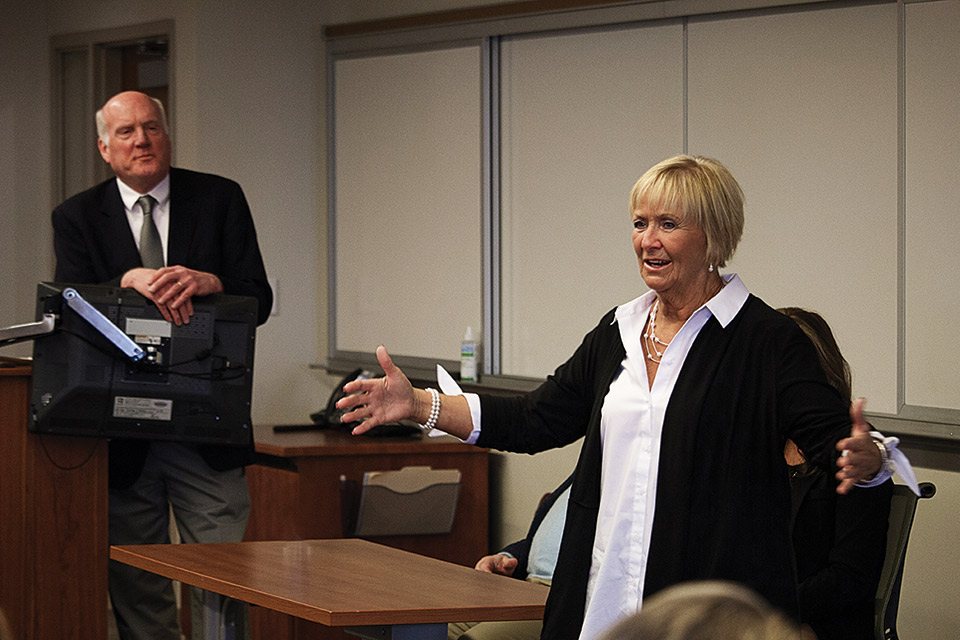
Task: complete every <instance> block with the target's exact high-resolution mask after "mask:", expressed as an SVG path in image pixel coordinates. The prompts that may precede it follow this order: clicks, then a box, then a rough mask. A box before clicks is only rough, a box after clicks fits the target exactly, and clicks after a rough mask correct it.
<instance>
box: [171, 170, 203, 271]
mask: <svg viewBox="0 0 960 640" xmlns="http://www.w3.org/2000/svg"><path fill="white" fill-rule="evenodd" d="M196 196H197V194H196V193H195V192H194V190H193V187H192V185H191V184H190V183H189V182H188V181H185V180H184V175H183V174H182V173H180V172H179V171H178V170H177V169H170V229H169V231H168V232H167V233H168V236H167V265H168V266H170V265H177V264H186V263H187V262H188V260H187V258H188V253H189V251H190V244H191V240H192V238H193V233H194V229H195V228H196V221H197V216H198V215H199V211H198V207H199V205H200V202H199V198H197V197H196Z"/></svg>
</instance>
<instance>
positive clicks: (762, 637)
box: [602, 580, 816, 640]
mask: <svg viewBox="0 0 960 640" xmlns="http://www.w3.org/2000/svg"><path fill="white" fill-rule="evenodd" d="M602 640H816V638H814V636H813V634H812V633H811V632H810V630H809V629H807V628H801V627H799V626H798V625H797V623H795V622H793V621H792V620H790V619H789V618H788V617H787V616H785V615H784V614H782V613H781V612H779V611H777V610H775V609H774V608H773V607H771V606H770V604H769V603H767V601H766V600H764V599H763V598H762V597H760V596H759V595H758V594H757V593H756V592H754V591H753V590H751V589H749V588H747V587H745V586H743V585H740V584H736V583H733V582H727V581H722V580H703V581H695V582H685V583H680V584H676V585H674V586H672V587H667V588H666V589H664V590H662V591H659V592H657V593H655V594H653V595H652V596H650V597H649V598H647V599H645V600H644V601H643V607H642V608H641V609H640V611H639V612H637V613H635V614H634V615H632V616H630V617H629V618H626V619H625V620H623V621H621V622H619V623H618V624H616V625H614V626H613V628H611V629H610V630H609V631H607V632H606V633H605V634H604V635H603V637H602Z"/></svg>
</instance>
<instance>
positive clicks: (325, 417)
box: [273, 369, 423, 437]
mask: <svg viewBox="0 0 960 640" xmlns="http://www.w3.org/2000/svg"><path fill="white" fill-rule="evenodd" d="M371 377H373V374H371V373H370V372H369V371H365V370H363V369H354V370H353V371H351V372H350V373H348V374H347V375H346V376H344V377H343V379H342V380H341V381H340V382H339V383H337V386H336V387H334V389H333V392H332V393H331V394H330V398H329V399H328V400H327V405H326V407H324V408H323V409H321V410H319V411H316V412H314V413H311V414H310V421H311V423H310V424H303V425H299V424H296V425H277V426H275V427H274V428H273V430H274V431H308V430H316V429H340V430H343V431H350V430H352V429H353V428H354V427H355V426H357V425H358V424H359V423H358V422H343V414H344V413H345V412H344V411H342V410H340V409H337V401H338V400H339V399H340V398H342V397H344V396H345V395H347V394H346V393H344V392H343V385H345V384H347V383H348V382H352V381H354V380H366V379H367V378H371ZM422 434H423V430H422V429H421V428H420V427H417V426H415V425H413V424H399V423H398V424H381V425H378V426H376V427H374V428H373V429H371V430H370V431H368V432H366V433H365V434H364V435H366V436H372V437H412V436H415V437H420V435H422Z"/></svg>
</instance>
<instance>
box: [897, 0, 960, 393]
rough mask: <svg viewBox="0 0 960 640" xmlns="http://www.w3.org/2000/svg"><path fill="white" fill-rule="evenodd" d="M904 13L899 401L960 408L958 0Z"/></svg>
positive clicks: (918, 6)
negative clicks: (959, 322)
mask: <svg viewBox="0 0 960 640" xmlns="http://www.w3.org/2000/svg"><path fill="white" fill-rule="evenodd" d="M905 12H906V37H905V40H906V42H905V45H906V53H907V55H906V61H907V62H906V74H905V75H906V154H905V155H906V226H905V229H906V305H905V307H906V310H905V315H906V320H905V327H904V328H905V330H904V337H905V341H906V347H905V360H906V366H905V376H906V403H907V404H910V405H920V406H926V407H944V408H949V409H960V375H958V373H957V363H958V362H960V348H958V344H960V339H958V338H957V335H956V330H955V328H954V326H955V324H956V323H955V319H956V318H958V317H960V296H957V287H956V285H955V282H956V275H957V274H958V273H960V249H958V248H957V241H958V240H960V180H958V179H957V161H958V159H960V110H958V108H957V105H958V102H960V39H958V37H957V36H958V34H960V3H958V2H928V3H923V4H910V5H907V6H906V7H905Z"/></svg>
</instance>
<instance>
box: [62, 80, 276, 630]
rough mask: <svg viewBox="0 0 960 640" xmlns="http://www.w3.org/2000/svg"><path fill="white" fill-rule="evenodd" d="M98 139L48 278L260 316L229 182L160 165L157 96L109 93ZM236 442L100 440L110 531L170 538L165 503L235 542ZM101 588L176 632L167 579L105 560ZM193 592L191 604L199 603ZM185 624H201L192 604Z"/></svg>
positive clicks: (260, 279)
mask: <svg viewBox="0 0 960 640" xmlns="http://www.w3.org/2000/svg"><path fill="white" fill-rule="evenodd" d="M97 133H98V136H99V140H98V143H97V144H98V147H99V149H100V154H101V156H103V159H104V160H105V161H106V162H107V163H108V164H109V165H110V167H111V168H112V169H113V171H114V173H115V174H116V179H111V180H108V181H106V182H104V183H102V184H99V185H97V186H95V187H93V188H92V189H89V190H87V191H84V192H83V193H80V194H77V195H75V196H73V197H72V198H70V199H68V200H66V201H65V202H64V203H63V204H61V205H60V206H59V207H57V208H56V209H55V210H54V212H53V230H54V245H55V251H56V256H57V268H56V275H55V278H56V280H57V281H58V282H67V283H96V284H102V283H110V284H115V285H120V286H122V287H132V288H134V289H136V290H137V291H139V292H140V293H141V294H142V295H143V296H144V297H146V298H148V299H149V300H151V301H152V302H153V303H154V304H156V306H157V308H158V309H159V310H160V313H161V314H162V315H163V317H164V318H166V319H167V320H168V321H169V322H173V323H175V324H177V325H181V324H185V323H189V322H190V316H191V315H193V304H192V298H193V297H194V296H205V295H209V294H214V293H227V294H232V295H245V296H252V297H254V298H256V299H257V301H258V305H259V306H258V316H259V317H258V320H259V322H260V323H263V322H264V321H266V319H267V317H268V316H269V314H270V308H271V305H272V302H273V293H272V291H271V289H270V286H269V284H268V283H267V275H266V271H265V269H264V266H263V259H262V257H261V255H260V248H259V245H258V243H257V236H256V231H255V229H254V224H253V218H252V216H251V214H250V209H249V207H248V205H247V202H246V199H245V197H244V195H243V191H242V190H241V188H240V186H239V185H238V184H237V183H236V182H233V181H231V180H227V179H226V178H222V177H219V176H215V175H210V174H202V173H196V172H193V171H187V170H184V169H176V168H171V167H170V155H171V145H170V137H169V135H168V133H167V125H166V116H165V114H164V110H163V106H162V104H160V102H159V101H157V100H154V99H152V98H150V97H148V96H146V95H144V94H142V93H138V92H132V91H129V92H124V93H120V94H118V95H116V96H114V97H113V98H111V99H110V100H108V101H107V103H106V104H105V105H104V106H103V108H102V109H101V110H100V111H98V112H97ZM252 458H253V442H252V441H251V442H250V443H249V445H248V446H245V447H227V446H218V445H192V444H186V443H177V442H158V441H154V442H150V441H144V440H113V441H111V442H110V455H109V460H110V527H109V528H110V543H111V544H150V543H166V542H169V535H168V531H169V512H170V509H171V508H172V510H173V513H174V517H175V520H176V523H177V527H178V530H179V532H180V536H181V538H182V539H183V541H185V542H238V541H240V540H241V539H242V537H243V533H244V529H245V528H246V523H247V517H248V515H249V510H250V497H249V494H248V491H247V484H246V477H245V473H244V466H245V465H247V464H249V463H250V462H251V461H252ZM109 582H110V597H111V600H112V602H113V609H114V613H115V616H116V620H117V627H118V630H119V632H120V636H121V637H122V638H124V639H128V638H144V639H150V640H158V639H163V638H172V639H174V640H178V639H179V637H180V635H179V634H180V631H179V625H178V623H177V610H176V603H175V600H174V594H173V588H172V585H171V583H170V581H169V580H166V579H164V578H160V577H159V576H155V575H153V574H149V573H147V572H143V571H139V570H137V569H133V568H132V567H128V566H126V565H121V564H119V563H115V562H111V563H110V581H109ZM199 598H200V595H199V593H195V594H194V598H192V599H193V600H194V601H195V602H194V607H193V608H194V612H195V613H196V612H197V611H198V609H199ZM193 627H194V630H195V635H194V637H199V636H197V635H196V631H197V630H198V629H201V628H202V624H201V623H200V620H198V619H197V616H196V615H195V616H194V622H193Z"/></svg>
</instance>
